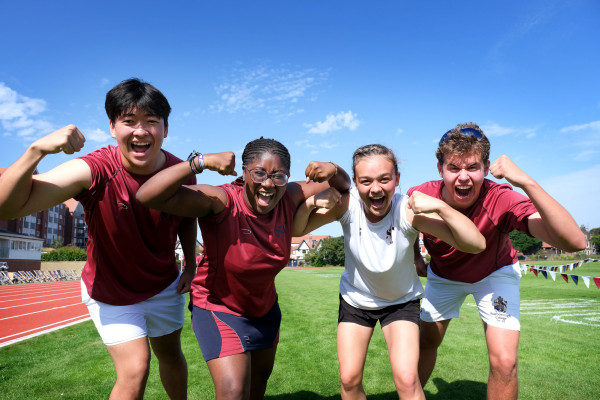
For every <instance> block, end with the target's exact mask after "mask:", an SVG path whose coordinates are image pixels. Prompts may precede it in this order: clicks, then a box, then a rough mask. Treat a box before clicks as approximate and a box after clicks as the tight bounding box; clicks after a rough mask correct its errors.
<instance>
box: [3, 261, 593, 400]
mask: <svg viewBox="0 0 600 400" xmlns="http://www.w3.org/2000/svg"><path fill="white" fill-rule="evenodd" d="M540 264H541V263H540ZM341 272H342V269H341V268H321V269H293V270H285V271H282V272H281V273H280V274H279V276H278V278H277V287H278V291H279V300H280V305H281V310H282V313H283V323H282V328H281V336H280V343H279V349H278V353H277V359H276V361H275V369H274V371H273V375H272V376H271V379H270V381H269V387H268V389H267V395H266V398H267V399H271V400H276V399H277V400H283V399H292V400H312V399H315V400H316V399H319V400H323V399H327V400H331V399H339V374H338V366H337V357H336V346H335V335H336V322H337V306H338V283H339V278H340V274H341ZM569 273H572V274H577V275H587V276H592V277H594V276H595V277H598V276H600V262H595V263H587V264H584V265H583V266H582V267H580V268H577V269H575V270H574V271H570V272H569ZM521 298H522V300H521V326H522V331H521V341H520V348H519V381H520V390H519V397H520V398H521V399H590V400H592V399H594V400H595V399H598V398H600V388H599V386H598V382H597V381H598V379H599V378H600V361H599V360H598V357H599V356H600V289H598V288H597V287H596V285H595V284H594V283H593V282H591V284H590V288H586V287H585V285H584V284H583V282H581V281H580V283H579V285H577V286H576V285H575V284H574V283H573V282H571V280H569V283H566V282H565V281H564V280H563V279H562V278H561V277H560V276H558V277H557V280H556V282H554V281H552V279H550V277H548V279H545V278H543V277H542V276H541V275H540V276H538V277H535V276H534V275H533V274H532V273H527V274H526V275H524V277H523V279H522V280H521ZM188 317H189V316H188ZM182 340H183V348H184V352H185V354H186V356H187V360H188V365H189V398H190V399H211V398H214V394H213V389H212V381H211V379H210V376H209V374H208V370H207V368H206V364H205V363H204V361H203V359H202V355H201V353H200V350H199V348H198V345H197V342H196V338H195V337H194V334H193V332H192V330H191V328H190V326H189V318H188V321H187V322H186V325H185V327H184V331H183V338H182ZM487 373H488V363H487V351H486V347H485V341H484V337H483V328H482V325H481V321H480V319H479V316H478V314H477V310H476V308H475V307H474V303H473V298H472V297H468V298H467V301H466V302H465V304H464V305H463V308H462V309H461V316H460V318H458V319H457V320H454V321H452V323H451V324H450V327H449V329H448V333H447V335H446V339H445V340H444V343H443V344H442V347H441V348H440V353H439V358H438V364H437V366H436V369H435V370H434V372H433V375H432V379H431V380H430V382H429V383H428V384H427V386H426V387H425V394H426V396H427V398H428V399H483V398H485V391H486V381H487ZM113 382H114V371H113V366H112V363H111V361H110V357H109V356H108V353H107V352H106V349H105V347H104V345H103V344H102V343H101V341H100V339H99V337H98V334H97V333H96V330H95V328H94V326H93V324H92V322H90V321H88V322H85V323H82V324H79V325H76V326H72V327H69V328H65V329H62V330H60V331H56V332H52V333H49V334H46V335H43V336H40V337H37V338H33V339H29V340H26V341H24V342H20V343H17V344H13V345H10V346H7V347H3V348H0V393H1V394H0V397H1V398H3V399H7V400H8V399H104V398H107V397H108V393H109V392H110V389H111V388H112V385H113ZM364 384H365V390H366V392H367V396H368V398H369V399H376V400H383V399H394V398H397V396H396V393H395V389H394V385H393V382H392V378H391V371H390V367H389V359H388V354H387V348H386V345H385V342H384V340H383V336H382V335H381V329H380V328H379V327H378V328H377V329H376V330H375V334H374V336H373V340H372V342H371V346H370V348H369V354H368V357H367V363H366V368H365V377H364ZM165 397H166V396H165V393H164V391H163V389H162V386H161V384H160V380H159V378H158V368H157V364H156V360H154V359H153V361H152V371H151V375H150V379H149V383H148V387H147V390H146V398H148V399H163V398H165Z"/></svg>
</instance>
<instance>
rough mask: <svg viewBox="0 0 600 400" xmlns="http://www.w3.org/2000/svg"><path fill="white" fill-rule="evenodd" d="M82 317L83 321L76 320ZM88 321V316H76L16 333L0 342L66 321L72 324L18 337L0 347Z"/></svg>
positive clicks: (0, 344)
mask: <svg viewBox="0 0 600 400" xmlns="http://www.w3.org/2000/svg"><path fill="white" fill-rule="evenodd" d="M82 317H85V318H83V319H78V318H82ZM89 319H90V317H89V315H87V316H86V315H80V316H78V317H73V318H69V319H66V320H64V321H60V322H55V323H53V324H49V325H44V326H40V327H37V328H34V329H29V330H27V331H23V332H19V333H17V334H14V335H9V336H5V337H3V338H0V340H2V339H6V338H9V337H12V336H17V335H21V334H23V333H25V332H31V331H34V330H37V329H41V328H45V327H49V326H52V325H56V324H62V323H65V322H67V321H72V322H69V323H66V324H64V325H60V326H55V327H53V328H49V329H45V330H43V331H40V332H36V333H33V334H31V335H27V336H23V337H20V338H17V339H13V340H9V341H7V342H4V343H0V347H4V346H8V345H9V344H13V343H17V342H21V341H23V340H26V339H30V338H32V337H36V336H40V335H43V334H45V333H48V332H52V331H57V330H59V329H62V328H66V327H67V326H71V325H75V324H79V323H81V322H85V321H87V320H89Z"/></svg>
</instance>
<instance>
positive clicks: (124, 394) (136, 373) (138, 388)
mask: <svg viewBox="0 0 600 400" xmlns="http://www.w3.org/2000/svg"><path fill="white" fill-rule="evenodd" d="M106 348H107V349H108V353H109V354H110V356H111V358H112V360H113V364H114V365H115V370H116V371H117V382H116V383H115V386H114V387H113V389H112V391H111V393H110V399H119V400H121V399H142V398H143V397H144V390H145V389H146V382H147V381H148V374H149V372H150V347H149V346H148V339H147V338H146V337H143V338H139V339H135V340H131V341H129V342H125V343H121V344H116V345H113V346H106Z"/></svg>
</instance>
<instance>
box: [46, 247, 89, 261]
mask: <svg viewBox="0 0 600 400" xmlns="http://www.w3.org/2000/svg"><path fill="white" fill-rule="evenodd" d="M86 260H87V254H86V253H85V250H83V249H80V248H79V247H61V248H59V249H56V250H53V251H50V252H48V253H43V254H42V261H86Z"/></svg>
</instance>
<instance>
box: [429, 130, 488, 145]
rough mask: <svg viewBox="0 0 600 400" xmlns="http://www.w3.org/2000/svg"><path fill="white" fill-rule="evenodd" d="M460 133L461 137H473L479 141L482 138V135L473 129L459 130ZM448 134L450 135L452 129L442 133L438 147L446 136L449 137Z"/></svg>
mask: <svg viewBox="0 0 600 400" xmlns="http://www.w3.org/2000/svg"><path fill="white" fill-rule="evenodd" d="M460 132H461V133H462V134H463V135H467V136H469V135H472V136H475V137H476V138H477V139H481V138H482V137H483V135H482V134H481V132H479V131H478V130H477V129H473V128H461V130H460ZM450 133H452V129H450V130H449V131H448V132H446V133H444V136H442V138H441V139H440V143H439V144H440V145H441V144H442V143H444V141H445V140H446V139H448V136H450Z"/></svg>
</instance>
